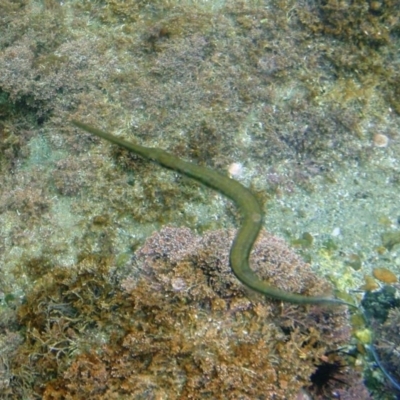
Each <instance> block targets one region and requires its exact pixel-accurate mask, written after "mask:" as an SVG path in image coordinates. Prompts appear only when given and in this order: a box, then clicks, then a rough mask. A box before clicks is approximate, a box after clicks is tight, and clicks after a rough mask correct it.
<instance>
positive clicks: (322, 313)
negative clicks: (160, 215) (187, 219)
mask: <svg viewBox="0 0 400 400" xmlns="http://www.w3.org/2000/svg"><path fill="white" fill-rule="evenodd" d="M233 236H234V231H229V232H227V231H210V232H208V233H205V234H204V235H203V236H198V235H196V234H194V233H193V232H192V231H190V230H189V229H187V228H172V227H165V228H163V229H162V230H161V231H160V232H157V233H155V234H153V235H152V236H151V237H150V238H149V239H148V240H147V241H146V243H145V244H144V246H143V247H142V248H141V249H139V250H138V251H137V252H136V256H135V259H134V260H133V262H132V265H130V266H129V268H127V269H125V271H119V270H118V269H113V268H111V266H112V265H113V261H112V260H110V259H108V260H107V259H101V258H99V257H87V258H84V259H83V260H82V261H81V262H80V263H79V265H78V266H77V269H75V270H70V269H65V268H54V270H53V271H52V272H49V273H48V274H46V275H45V276H43V277H42V278H41V279H39V280H38V281H37V283H36V285H35V287H34V288H33V289H32V290H31V292H30V293H28V295H27V299H26V303H24V304H23V305H21V306H20V307H19V309H18V315H19V321H18V322H19V324H20V325H22V326H24V327H25V328H24V329H25V342H24V343H23V344H21V345H20V346H19V348H18V349H17V350H14V353H13V354H12V355H10V359H9V360H8V365H9V366H10V373H11V374H12V375H13V380H12V383H10V386H9V387H8V391H6V392H5V393H6V394H10V396H9V397H7V396H6V397H5V398H13V397H12V395H11V394H15V393H19V394H21V389H20V388H22V387H23V388H25V393H24V394H25V395H26V393H27V390H28V389H27V387H28V388H29V389H30V390H31V391H32V393H34V394H35V396H40V398H43V399H47V400H50V399H84V398H85V399H131V398H132V396H134V398H137V399H140V398H153V399H163V398H168V399H207V398H210V399H215V398H226V399H292V398H293V399H294V398H295V397H296V396H297V394H298V393H299V392H300V390H301V389H302V388H304V387H307V386H311V381H310V376H311V375H312V374H313V373H314V372H315V370H316V369H317V366H318V365H319V364H322V363H323V362H324V360H325V361H326V359H327V356H326V354H328V353H330V352H332V351H336V350H337V349H338V348H339V347H340V346H342V345H344V344H345V343H347V342H348V340H349V336H350V328H349V324H348V318H347V317H348V315H347V310H346V308H345V307H342V306H337V307H326V306H325V307H321V306H317V305H314V306H309V307H308V308H307V309H305V308H304V306H297V305H289V304H281V303H278V302H270V301H265V298H264V297H263V296H261V295H259V294H256V293H253V292H249V290H248V289H246V287H245V286H243V285H242V284H241V283H240V282H239V281H238V280H237V279H236V278H235V277H234V275H233V274H232V273H231V270H230V267H229V264H228V249H229V247H230V243H231V241H232V239H233ZM252 265H253V266H254V268H255V270H256V271H257V273H258V274H259V276H260V277H261V278H263V279H268V280H269V281H270V282H271V283H273V284H274V285H277V286H278V287H280V288H282V289H285V290H291V291H296V292H299V293H302V294H307V295H314V294H320V293H321V292H322V293H327V292H329V291H330V285H329V284H328V283H327V282H326V281H324V280H323V279H322V278H319V277H317V276H316V275H315V274H313V273H312V271H311V269H310V268H309V266H308V265H307V264H305V263H304V262H303V261H302V260H301V258H300V257H299V256H297V255H296V254H295V253H293V252H292V251H291V250H290V249H289V248H288V247H287V246H286V244H285V242H284V241H283V240H281V239H279V238H276V237H274V236H272V235H269V234H267V233H265V232H263V233H262V234H261V236H260V238H259V239H258V241H257V244H256V247H255V250H254V252H253V254H252ZM30 269H31V270H32V269H33V267H32V265H31V268H30ZM128 271H129V272H128ZM39 272H40V271H39ZM33 377H34V379H33ZM344 386H345V385H343V384H341V383H340V382H338V383H337V387H338V388H340V387H342V388H343V387H344Z"/></svg>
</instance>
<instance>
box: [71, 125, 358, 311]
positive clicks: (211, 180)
mask: <svg viewBox="0 0 400 400" xmlns="http://www.w3.org/2000/svg"><path fill="white" fill-rule="evenodd" d="M72 123H73V124H74V125H76V126H77V127H78V128H81V129H83V130H85V131H87V132H89V133H91V134H93V135H96V136H99V137H101V138H103V139H106V140H108V141H109V142H111V143H114V144H117V145H119V146H121V147H124V148H125V149H127V150H129V151H132V152H133V153H136V154H138V155H140V156H142V157H143V158H147V159H149V160H151V161H153V162H156V163H158V164H160V165H162V166H163V167H165V168H169V169H171V170H173V171H177V172H179V173H180V174H182V175H185V176H188V177H190V178H193V179H195V180H196V181H198V182H201V183H203V184H204V185H206V186H208V187H210V188H211V189H214V190H216V191H218V192H220V193H221V194H223V195H224V196H226V197H229V198H230V199H231V200H232V201H233V202H234V203H235V204H236V206H237V207H238V208H239V210H240V212H241V214H242V215H243V219H242V225H241V227H240V229H239V230H238V232H237V234H236V237H235V240H234V241H233V244H232V248H231V252H230V256H229V260H230V266H231V268H232V270H233V273H234V274H235V275H236V277H237V278H238V279H239V280H240V281H241V282H242V283H243V284H244V285H246V286H248V287H249V288H251V289H253V290H255V291H256V292H258V293H261V294H264V295H266V296H268V297H271V298H274V299H278V300H282V301H286V302H290V303H296V304H336V305H339V304H345V305H348V306H351V307H355V306H354V305H352V304H350V303H347V302H345V301H343V300H340V299H335V298H329V297H309V296H303V295H300V294H295V293H289V292H285V291H283V290H280V289H278V288H275V287H272V286H270V285H268V284H267V283H265V282H263V281H262V280H260V279H259V278H258V277H257V275H256V274H255V273H254V272H253V271H252V270H251V268H250V266H249V255H250V252H251V250H252V248H253V245H254V242H255V241H256V239H257V237H258V234H259V232H260V229H261V227H262V223H263V212H262V209H261V206H260V203H259V202H258V200H257V199H256V197H255V196H254V195H253V193H252V192H251V191H250V190H249V189H247V188H246V187H244V186H243V185H242V184H240V183H239V182H237V181H235V180H234V179H231V178H228V177H227V176H224V175H222V174H220V173H219V172H217V171H214V170H212V169H210V168H206V167H200V166H199V165H196V164H193V163H190V162H187V161H183V160H181V159H179V158H178V157H176V156H174V155H173V154H169V153H167V152H166V151H164V150H161V149H157V148H153V147H143V146H140V145H138V144H135V143H131V142H128V141H126V140H124V139H120V138H119V137H116V136H113V135H111V134H109V133H106V132H103V131H101V130H99V129H97V128H93V127H92V126H89V125H86V124H84V123H82V122H79V121H76V120H72Z"/></svg>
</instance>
